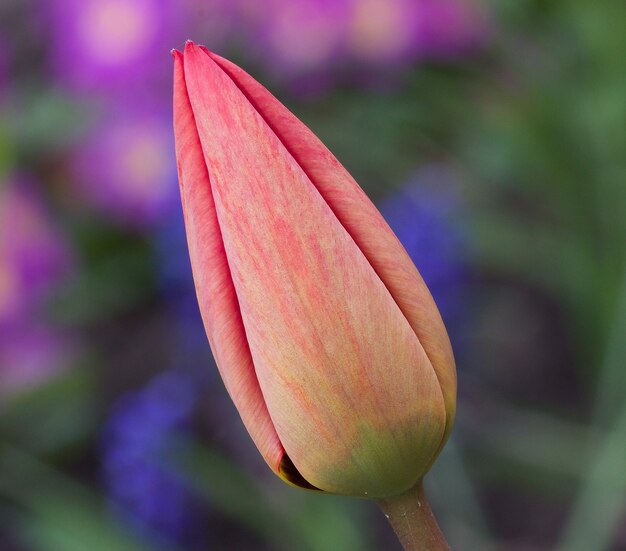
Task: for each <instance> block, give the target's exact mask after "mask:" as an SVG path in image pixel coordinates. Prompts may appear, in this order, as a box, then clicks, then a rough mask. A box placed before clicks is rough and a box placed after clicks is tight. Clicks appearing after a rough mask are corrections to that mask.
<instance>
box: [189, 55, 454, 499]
mask: <svg viewBox="0 0 626 551" xmlns="http://www.w3.org/2000/svg"><path fill="white" fill-rule="evenodd" d="M184 72H185V83H186V86H187V92H188V94H189V100H190V102H191V106H192V109H193V112H194V115H195V122H196V125H197V130H198V136H199V138H200V143H201V144H202V151H203V153H204V157H205V162H206V166H207V167H209V175H210V186H211V190H212V194H213V199H214V204H215V210H216V214H217V220H218V223H219V230H220V231H221V236H222V242H223V245H224V250H225V252H226V258H227V262H228V265H229V266H230V269H231V276H232V282H233V284H234V287H235V292H236V297H237V300H238V303H239V308H240V312H241V316H242V320H243V324H244V327H245V336H246V337H247V341H248V345H249V347H250V352H251V355H252V359H253V362H254V368H255V370H256V374H257V377H258V381H259V384H260V387H261V389H262V393H263V397H264V398H265V401H266V404H267V407H268V410H269V413H270V416H271V418H272V421H273V423H274V426H275V428H276V432H277V433H278V435H279V437H280V442H281V443H282V444H283V446H284V448H285V450H286V452H287V454H288V455H289V457H290V458H291V460H292V461H293V463H294V465H295V466H296V468H297V469H298V471H299V473H300V474H301V475H302V476H303V477H304V479H305V480H306V481H308V482H309V483H310V484H313V485H314V486H315V487H317V488H320V489H323V490H326V491H332V492H337V493H357V494H360V495H370V496H371V497H382V496H384V495H392V494H393V493H399V492H401V491H404V490H406V489H408V488H409V487H411V486H412V485H413V484H414V483H415V482H416V477H419V476H421V475H422V474H423V472H424V470H425V468H426V466H427V465H428V464H429V463H430V461H431V460H432V457H433V455H434V453H435V451H436V450H437V448H438V446H439V444H440V442H441V439H442V435H443V432H444V427H445V423H446V412H445V406H444V400H443V397H442V392H441V388H440V385H439V382H438V380H437V377H436V375H435V373H434V371H433V369H432V367H431V365H430V361H429V359H428V358H427V356H426V354H425V352H424V349H423V348H422V345H421V344H420V341H419V339H418V338H417V337H416V335H415V333H414V331H413V330H412V329H411V326H410V325H409V323H408V322H407V319H406V318H405V316H404V315H403V313H402V312H401V311H400V309H399V308H398V306H397V304H396V302H394V299H393V297H392V296H391V295H390V293H389V290H388V289H387V287H385V285H384V284H383V282H382V281H381V279H380V277H379V276H378V275H377V274H376V272H375V271H374V270H373V269H372V266H371V264H370V262H368V259H367V258H366V257H365V256H364V255H363V253H362V252H361V250H360V248H359V246H357V244H356V243H355V241H354V240H353V238H352V237H351V235H350V234H349V233H348V232H347V231H346V230H345V228H344V227H343V226H342V224H341V223H340V221H339V220H338V218H337V217H336V216H335V214H334V213H333V211H332V210H331V209H330V208H329V205H328V204H327V201H326V200H325V198H323V197H322V196H321V195H320V193H319V191H318V189H316V187H315V186H314V185H313V184H312V182H311V181H310V180H309V178H308V177H307V175H306V173H305V172H304V171H303V170H302V168H301V167H300V165H299V164H298V163H297V162H296V161H295V160H294V158H293V157H292V156H291V154H290V153H289V151H288V150H287V149H286V148H285V146H284V145H283V143H282V142H281V140H280V139H279V138H278V137H277V135H276V134H275V133H274V131H272V129H271V128H270V127H269V126H268V125H267V123H266V122H265V121H264V120H263V118H262V117H261V116H260V115H259V113H257V111H256V109H255V107H254V106H253V105H252V104H251V103H250V101H249V100H248V99H247V98H246V97H245V95H244V94H243V93H242V92H241V91H240V89H239V88H238V87H237V86H236V84H235V83H234V82H233V81H232V80H231V78H230V77H229V76H228V75H227V74H226V73H225V72H224V71H223V70H222V69H221V68H220V67H219V66H218V65H217V64H216V63H215V62H214V61H213V60H212V59H211V58H210V57H209V56H208V55H206V53H205V52H203V51H202V50H201V49H200V48H199V47H197V46H195V45H194V44H192V43H189V44H187V46H186V47H185V54H184ZM322 160H323V159H322ZM359 200H362V199H359ZM218 345H219V343H218ZM312 439H314V440H315V443H316V445H315V446H312V445H311V440H312Z"/></svg>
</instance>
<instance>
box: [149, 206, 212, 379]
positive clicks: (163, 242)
mask: <svg viewBox="0 0 626 551" xmlns="http://www.w3.org/2000/svg"><path fill="white" fill-rule="evenodd" d="M153 247H154V257H155V265H156V275H157V285H158V290H159V293H160V295H161V297H162V299H163V303H164V305H165V307H166V308H167V311H168V319H169V320H171V322H172V334H173V335H174V343H173V345H174V349H173V350H172V353H173V358H174V361H175V362H177V363H181V364H184V365H186V366H189V367H190V369H192V370H194V373H195V374H197V376H198V377H200V378H204V377H210V376H212V375H211V374H212V371H211V370H210V369H207V366H210V365H212V363H213V358H212V356H211V351H210V348H209V346H208V340H207V337H206V333H205V331H204V325H203V323H202V318H201V316H200V309H199V308H198V300H197V299H196V289H195V286H194V282H193V275H192V273H191V262H190V260H189V251H188V249H187V237H186V234H185V224H184V219H183V213H182V209H181V208H180V207H179V208H176V209H173V212H172V213H171V214H170V215H169V216H168V217H167V218H166V219H165V220H164V223H163V224H162V226H160V227H159V228H158V230H157V231H156V232H155V234H154V240H153Z"/></svg>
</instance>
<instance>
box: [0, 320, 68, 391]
mask: <svg viewBox="0 0 626 551" xmlns="http://www.w3.org/2000/svg"><path fill="white" fill-rule="evenodd" d="M75 353H76V348H75V342H74V341H73V340H72V339H70V338H69V336H68V335H66V334H64V333H62V332H60V331H58V330H54V329H51V328H48V327H43V326H41V325H39V324H38V323H32V322H29V321H20V322H15V323H13V324H11V325H9V326H4V327H3V328H2V330H1V331H0V399H6V398H7V397H8V396H12V395H15V394H17V393H19V392H21V391H25V390H28V389H30V388H33V387H35V386H37V385H39V384H42V383H43V382H45V381H47V380H49V379H50V378H52V377H54V376H55V375H56V374H58V373H59V372H61V371H62V370H64V369H66V368H68V367H69V366H70V365H71V364H72V362H73V360H74V357H75Z"/></svg>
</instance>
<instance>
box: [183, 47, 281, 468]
mask: <svg viewBox="0 0 626 551" xmlns="http://www.w3.org/2000/svg"><path fill="white" fill-rule="evenodd" d="M172 55H173V56H174V134H175V138H176V157H177V160H178V176H179V182H180V192H181V199H182V203H183V212H184V216H185V227H186V231H187V241H188V246H189V255H190V258H191V265H192V270H193V276H194V281H195V286H196V293H197V295H198V303H199V305H200V312H201V314H202V319H203V321H204V326H205V329H206V333H207V336H208V338H209V342H210V344H211V349H212V350H213V355H214V356H215V360H216V362H217V366H218V368H219V371H220V374H221V376H222V379H223V380H224V384H225V386H226V389H227V390H228V393H229V394H230V396H231V398H232V400H233V402H234V403H235V406H236V407H237V409H238V411H239V414H240V415H241V418H242V420H243V422H244V424H245V426H246V428H247V429H248V432H249V433H250V435H251V436H252V439H253V440H254V442H255V444H256V446H257V447H258V448H259V451H260V452H261V454H262V455H263V457H264V459H265V461H266V462H267V463H268V465H269V466H270V467H271V468H272V470H274V471H275V472H276V473H278V472H279V466H280V462H281V459H282V457H283V454H284V450H283V447H282V444H281V443H280V440H279V438H278V435H277V433H276V429H275V428H274V425H273V424H272V420H271V418H270V416H269V413H268V410H267V406H266V404H265V401H264V399H263V395H262V393H261V388H260V387H259V382H258V380H257V377H256V373H255V371H254V365H253V362H252V357H251V355H250V348H249V346H248V341H247V338H246V334H245V330H244V326H243V323H242V319H241V313H240V310H239V304H238V301H237V295H236V293H235V288H234V286H233V282H232V279H231V275H230V269H229V266H228V259H227V257H226V252H225V250H224V244H223V242H222V236H221V232H220V227H219V224H218V221H217V216H216V213H215V203H214V201H213V195H212V192H211V184H210V181H209V175H208V172H207V168H206V165H205V162H204V157H203V153H202V148H201V145H200V141H199V139H198V131H197V129H196V122H195V120H194V115H193V112H192V110H191V105H190V103H189V96H188V93H187V85H186V83H185V74H184V67H183V56H182V54H181V53H180V52H177V51H174V52H172Z"/></svg>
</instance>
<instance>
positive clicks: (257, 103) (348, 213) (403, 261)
mask: <svg viewBox="0 0 626 551" xmlns="http://www.w3.org/2000/svg"><path fill="white" fill-rule="evenodd" d="M204 51H205V53H206V54H207V55H209V56H210V57H211V58H212V59H213V60H214V61H215V62H216V63H217V64H218V65H219V66H220V67H221V68H222V69H223V70H224V71H225V72H226V73H227V74H228V75H229V76H230V78H231V79H232V80H233V81H234V82H235V84H236V85H237V86H238V87H239V89H240V90H241V91H242V93H243V94H244V95H245V96H246V97H247V98H248V100H249V101H250V103H251V104H252V105H253V106H254V108H255V109H256V111H257V112H258V113H259V114H260V115H261V116H262V117H263V119H264V120H265V122H266V123H267V124H268V125H269V126H270V128H271V129H272V130H273V131H274V133H275V134H276V135H277V136H278V138H279V139H280V140H281V142H282V143H283V144H284V146H285V147H286V148H287V150H288V151H289V153H290V154H291V155H292V156H293V158H294V159H295V160H296V161H297V163H298V164H299V165H300V167H301V168H302V170H303V171H304V172H305V173H306V174H307V176H308V177H309V179H310V180H311V182H312V183H313V184H314V185H315V187H316V188H317V190H318V191H319V193H320V194H321V195H322V197H323V198H324V199H325V201H326V203H327V204H328V206H329V207H330V208H331V209H332V211H333V212H334V214H335V216H336V217H337V218H338V220H339V221H340V222H341V224H342V225H343V227H344V228H345V229H346V231H347V232H348V233H349V234H350V236H351V237H352V238H353V239H354V241H355V242H356V244H357V245H358V246H359V248H360V249H361V251H363V254H364V255H365V256H366V258H367V260H368V261H369V262H370V264H371V265H372V267H373V268H374V270H375V271H376V273H377V274H378V276H379V277H380V279H381V280H382V281H383V283H384V284H385V286H386V287H387V289H388V290H389V292H390V293H391V295H392V296H393V298H394V300H395V301H396V303H397V304H398V306H399V308H400V309H401V310H402V313H403V314H404V315H405V317H406V319H407V320H408V322H409V323H410V325H411V327H412V328H413V331H415V334H416V335H417V337H418V339H419V340H420V342H421V343H422V346H423V347H424V350H425V351H426V354H427V356H428V358H429V360H430V362H431V364H432V366H433V369H434V370H435V373H436V374H437V378H438V380H439V383H440V385H441V389H442V392H443V395H444V400H445V404H446V413H447V419H446V430H445V433H444V438H443V439H442V443H441V447H443V444H444V443H445V441H446V439H447V437H448V436H449V433H450V431H451V430H452V425H453V422H454V417H455V410H456V370H455V366H454V356H453V353H452V348H451V346H450V341H449V339H448V335H447V332H446V329H445V326H444V324H443V321H442V319H441V316H440V314H439V310H438V309H437V306H436V304H435V302H434V300H433V298H432V296H431V294H430V292H429V290H428V288H427V287H426V284H425V283H424V280H423V279H422V277H421V275H420V274H419V272H418V270H417V269H416V267H415V265H414V263H413V261H412V260H411V258H410V257H409V255H408V254H407V253H406V251H405V249H404V247H403V246H402V244H401V243H400V241H399V240H398V239H397V237H396V236H395V234H394V233H393V231H392V230H391V228H389V226H388V224H387V223H386V221H385V220H384V218H383V217H382V215H381V214H380V213H379V211H378V209H377V208H376V207H375V206H374V204H373V203H372V202H371V201H370V200H369V198H368V197H367V195H366V194H365V193H364V192H363V190H362V189H361V188H360V187H359V185H358V184H357V183H356V182H355V181H354V179H353V178H352V176H351V175H350V173H349V172H348V171H347V170H346V169H345V168H344V167H343V166H342V165H341V163H340V162H339V161H338V160H337V159H336V158H335V156H334V155H333V154H332V153H331V152H330V151H329V150H328V148H327V147H326V146H325V145H324V144H323V143H322V142H321V141H320V139H319V138H318V137H317V136H316V135H315V134H314V133H313V132H312V131H311V130H310V129H309V128H308V127H307V126H306V125H304V124H303V123H302V122H301V121H300V120H299V119H298V118H297V117H296V116H295V115H293V113H291V112H290V111H289V110H288V109H287V108H286V107H285V106H284V105H283V104H282V103H280V102H279V101H278V100H277V99H276V98H275V97H274V96H273V95H272V94H271V93H270V92H269V91H268V90H267V89H266V88H265V87H263V86H262V85H261V84H259V83H258V82H257V81H256V80H254V79H253V78H252V77H251V76H250V75H249V74H247V73H246V72H245V71H244V70H243V69H241V68H240V67H238V66H237V65H235V64H234V63H232V62H230V61H228V60H226V59H224V58H222V57H220V56H218V55H216V54H214V53H212V52H209V51H208V50H204Z"/></svg>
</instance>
